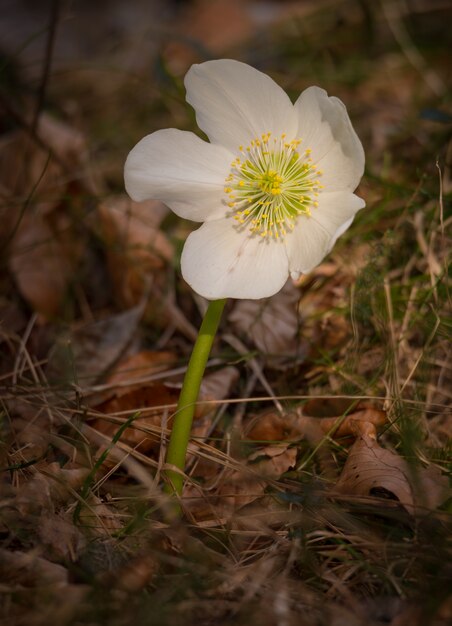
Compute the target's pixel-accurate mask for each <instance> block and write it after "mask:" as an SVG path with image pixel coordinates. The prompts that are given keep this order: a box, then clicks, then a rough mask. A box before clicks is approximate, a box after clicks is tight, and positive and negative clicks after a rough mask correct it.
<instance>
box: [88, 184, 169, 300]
mask: <svg viewBox="0 0 452 626" xmlns="http://www.w3.org/2000/svg"><path fill="white" fill-rule="evenodd" d="M167 212H168V209H167V207H166V206H165V205H164V204H163V203H162V202H159V201H157V200H148V201H147V202H133V201H132V200H130V198H128V197H127V196H125V195H121V196H115V197H111V198H108V199H107V200H105V201H104V202H103V203H102V204H101V205H100V207H99V216H100V229H101V234H102V237H103V240H104V243H105V248H106V252H107V260H108V267H109V271H110V274H111V276H112V279H113V284H114V286H115V292H116V294H117V296H118V299H119V301H120V302H121V303H122V304H123V305H124V306H127V307H131V306H134V305H136V304H137V303H138V302H139V301H140V300H141V299H142V297H143V295H144V293H145V291H146V289H147V286H148V284H149V280H150V277H151V275H152V272H155V271H156V270H161V269H162V268H163V267H164V265H165V264H166V263H168V262H169V261H170V260H171V259H172V258H173V257H174V249H173V246H172V244H171V243H170V241H169V240H168V238H167V237H166V235H165V233H163V232H162V231H161V230H160V229H159V225H160V222H161V221H162V219H163V218H164V217H165V215H166V214H167Z"/></svg>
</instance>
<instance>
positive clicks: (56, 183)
mask: <svg viewBox="0 0 452 626" xmlns="http://www.w3.org/2000/svg"><path fill="white" fill-rule="evenodd" d="M37 135H38V137H39V139H40V140H41V142H42V143H39V142H37V141H35V140H34V139H33V138H32V137H31V136H30V134H29V133H28V132H27V131H23V130H19V131H14V132H12V133H9V134H7V135H5V136H3V137H2V139H1V141H0V172H1V174H0V188H1V189H2V192H3V193H2V195H4V196H5V197H7V196H9V197H10V198H11V202H14V204H13V205H12V207H16V206H17V201H18V199H19V200H21V201H22V202H23V203H25V202H26V201H27V200H28V199H29V198H30V197H31V194H33V205H34V207H35V208H37V210H38V212H39V213H40V215H41V216H42V215H44V214H47V213H49V212H50V211H51V210H52V209H54V208H55V207H56V206H57V205H58V204H59V203H60V202H61V199H62V198H63V196H64V195H65V193H66V190H67V187H68V185H69V184H71V182H72V181H77V182H80V181H83V185H84V186H85V188H86V187H87V188H88V189H89V190H90V191H92V188H93V186H92V184H91V183H90V180H89V177H88V176H87V168H86V162H87V146H86V141H85V138H84V137H83V135H82V134H81V133H80V132H79V131H77V130H76V129H74V128H72V127H70V126H68V125H67V124H65V123H63V122H60V121H58V120H56V119H55V118H53V117H51V116H50V115H47V114H45V113H44V114H42V115H41V116H40V118H39V123H38V128H37ZM5 206H6V211H5V216H3V215H2V216H1V219H0V236H2V237H3V236H5V237H6V236H7V234H8V232H10V231H11V228H12V226H13V224H14V223H15V221H16V218H17V214H16V212H15V211H11V206H9V207H8V206H7V203H5Z"/></svg>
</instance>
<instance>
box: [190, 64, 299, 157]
mask: <svg viewBox="0 0 452 626" xmlns="http://www.w3.org/2000/svg"><path fill="white" fill-rule="evenodd" d="M185 86H186V89H187V102H189V103H190V104H191V105H192V106H193V108H194V109H195V111H196V119H197V122H198V126H199V127H200V128H201V129H202V130H203V131H204V132H205V133H206V135H207V136H208V137H209V139H210V141H212V143H216V144H220V145H223V146H226V147H227V148H228V149H229V150H231V151H233V152H235V153H236V152H237V151H238V148H239V146H240V145H244V146H245V145H247V144H249V142H250V141H251V140H252V139H256V138H260V137H261V135H262V134H263V133H268V132H271V133H272V134H274V135H277V136H279V135H281V133H286V134H287V137H288V138H289V139H293V138H294V137H295V135H296V131H297V117H296V115H295V111H294V108H293V105H292V103H291V101H290V99H289V97H288V96H287V94H286V93H285V92H284V91H283V90H282V89H281V87H279V85H277V84H276V83H275V82H274V81H273V80H272V79H271V78H270V77H269V76H267V75H266V74H263V73H262V72H259V71H258V70H256V69H254V68H253V67H250V66H249V65H246V64H245V63H240V62H239V61H231V60H229V59H222V60H219V61H207V62H206V63H201V64H200V65H193V66H192V67H191V68H190V70H189V71H188V73H187V75H186V76H185Z"/></svg>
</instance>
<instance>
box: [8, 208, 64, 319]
mask: <svg viewBox="0 0 452 626" xmlns="http://www.w3.org/2000/svg"><path fill="white" fill-rule="evenodd" d="M9 267H10V270H11V273H12V275H13V276H14V279H15V281H16V284H17V286H18V288H19V291H20V292H21V294H22V296H23V297H24V298H25V300H27V302H28V303H29V305H30V306H31V307H32V309H33V310H34V311H36V312H38V313H41V314H42V315H44V316H45V317H54V316H55V315H56V314H57V313H58V312H59V311H60V309H61V306H62V304H63V301H64V298H65V296H66V292H67V288H68V284H69V281H70V279H71V276H72V272H73V268H72V267H71V264H70V263H69V260H68V258H67V255H66V253H65V250H64V248H63V247H62V245H61V243H60V242H59V241H58V240H57V239H56V238H55V235H54V233H53V232H52V230H51V228H50V226H49V224H48V222H47V221H46V219H45V218H43V217H42V216H41V215H39V214H38V213H33V214H31V213H30V214H26V215H24V216H23V218H22V221H21V223H20V225H19V227H18V229H17V232H16V234H15V237H14V239H13V241H12V243H11V250H10V258H9Z"/></svg>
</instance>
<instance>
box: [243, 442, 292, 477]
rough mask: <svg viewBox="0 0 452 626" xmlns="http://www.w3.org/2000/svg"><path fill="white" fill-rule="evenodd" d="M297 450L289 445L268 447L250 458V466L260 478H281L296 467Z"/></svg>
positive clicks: (257, 451) (254, 453)
mask: <svg viewBox="0 0 452 626" xmlns="http://www.w3.org/2000/svg"><path fill="white" fill-rule="evenodd" d="M296 460H297V449H296V448H289V446H288V445H282V446H281V445H277V446H266V447H265V448H261V449H259V450H256V452H253V454H251V455H250V456H249V457H248V465H249V466H250V467H251V468H252V469H253V470H254V471H255V472H256V473H257V474H258V475H260V476H263V477H265V478H273V479H277V478H280V476H282V475H283V474H284V473H285V472H287V471H288V470H289V469H290V468H291V467H294V466H295V463H296Z"/></svg>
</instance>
